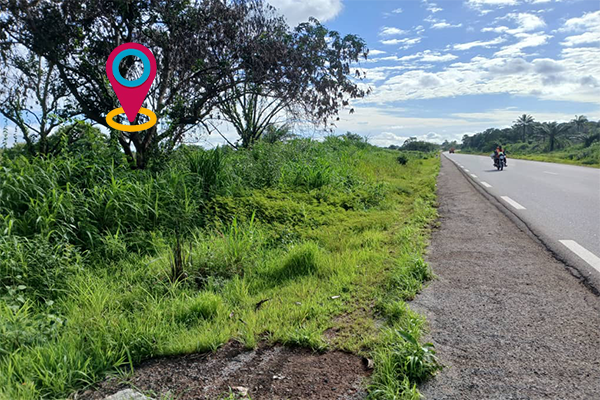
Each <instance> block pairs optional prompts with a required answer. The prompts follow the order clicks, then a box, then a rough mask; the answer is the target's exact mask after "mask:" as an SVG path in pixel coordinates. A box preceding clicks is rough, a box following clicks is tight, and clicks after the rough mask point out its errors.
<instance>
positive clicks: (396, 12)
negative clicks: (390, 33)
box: [392, 8, 402, 14]
mask: <svg viewBox="0 0 600 400" xmlns="http://www.w3.org/2000/svg"><path fill="white" fill-rule="evenodd" d="M392 13H394V14H401V13H402V9H401V8H396V9H395V10H392Z"/></svg>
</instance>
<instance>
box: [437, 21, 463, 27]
mask: <svg viewBox="0 0 600 400" xmlns="http://www.w3.org/2000/svg"><path fill="white" fill-rule="evenodd" d="M461 26H462V24H457V25H452V24H449V23H447V22H446V21H442V22H437V23H435V24H433V25H431V28H432V29H445V28H460V27H461Z"/></svg>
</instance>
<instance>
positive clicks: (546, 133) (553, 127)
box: [537, 122, 570, 151]
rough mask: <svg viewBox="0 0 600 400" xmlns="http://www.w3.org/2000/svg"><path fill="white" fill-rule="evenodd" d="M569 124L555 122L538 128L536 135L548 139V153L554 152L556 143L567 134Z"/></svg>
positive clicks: (545, 123) (546, 123)
mask: <svg viewBox="0 0 600 400" xmlns="http://www.w3.org/2000/svg"><path fill="white" fill-rule="evenodd" d="M569 128H570V127H569V124H559V123H557V122H544V123H543V124H541V125H540V126H539V128H538V131H537V133H538V134H539V135H540V136H542V137H544V138H547V139H548V151H554V149H555V148H556V143H557V142H558V141H559V140H560V139H561V138H563V137H566V136H567V135H568V133H569Z"/></svg>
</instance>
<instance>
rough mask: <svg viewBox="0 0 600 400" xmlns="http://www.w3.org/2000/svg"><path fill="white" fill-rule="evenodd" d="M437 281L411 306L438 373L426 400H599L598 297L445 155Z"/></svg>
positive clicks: (434, 256) (432, 253) (433, 253)
mask: <svg viewBox="0 0 600 400" xmlns="http://www.w3.org/2000/svg"><path fill="white" fill-rule="evenodd" d="M438 195H439V202H440V209H439V213H440V217H441V225H440V229H439V230H437V231H435V232H434V234H433V236H432V242H431V246H430V248H429V255H428V261H429V263H430V265H431V266H432V268H433V270H434V272H435V274H436V275H437V276H438V279H437V280H434V281H433V282H432V283H431V284H430V285H429V286H428V287H427V288H426V289H425V290H424V291H423V292H422V294H420V295H419V296H418V297H417V299H416V300H415V301H414V302H413V303H411V307H412V308H413V309H416V311H419V312H421V313H423V314H425V316H426V317H427V319H428V321H429V324H430V328H431V331H430V337H429V339H431V340H432V341H433V342H434V344H435V345H436V348H437V351H438V355H439V356H440V358H441V360H442V362H443V363H444V364H445V365H446V366H447V368H446V369H445V370H444V371H442V372H441V373H440V374H439V375H438V376H437V377H435V378H434V379H432V380H431V381H429V382H428V383H426V384H424V385H422V387H421V388H420V389H421V391H422V393H423V394H424V395H425V398H426V399H486V400H487V399H557V400H558V399H569V400H573V399H589V400H595V399H600V298H598V297H597V296H596V295H594V294H593V293H592V292H591V291H590V290H588V289H587V288H586V287H584V286H583V285H582V284H581V283H580V282H579V280H578V279H576V278H575V277H573V276H572V275H571V274H570V273H569V272H568V271H567V269H566V267H565V265H564V264H562V263H561V262H559V261H557V260H556V259H555V258H553V257H552V255H551V254H550V252H549V251H548V250H547V249H546V248H544V247H543V246H542V245H541V244H540V243H539V242H538V241H536V240H535V239H534V238H533V237H531V236H530V235H529V234H528V233H526V232H524V231H522V230H520V229H519V228H518V227H517V226H516V225H515V224H514V223H512V222H511V220H509V219H508V218H507V216H506V215H505V214H504V213H503V211H501V210H502V208H501V207H500V208H498V207H497V206H496V205H495V204H494V203H493V201H490V200H488V199H487V198H485V197H483V195H482V194H481V193H480V192H479V191H478V190H477V189H475V187H474V186H473V185H472V184H471V183H470V182H469V181H468V180H467V178H466V177H465V176H463V174H462V173H461V172H460V171H459V170H458V168H457V167H456V166H454V165H453V164H452V163H451V162H450V161H449V160H447V159H446V158H445V157H442V170H441V173H440V176H439V179H438Z"/></svg>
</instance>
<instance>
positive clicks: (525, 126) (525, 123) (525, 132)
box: [515, 114, 535, 142]
mask: <svg viewBox="0 0 600 400" xmlns="http://www.w3.org/2000/svg"><path fill="white" fill-rule="evenodd" d="M515 124H516V125H517V127H518V128H519V130H520V131H521V141H522V142H526V141H527V137H528V136H530V135H531V133H532V132H533V127H534V125H535V120H534V119H533V117H532V116H531V115H528V114H523V115H521V116H520V117H519V118H517V120H516V121H515Z"/></svg>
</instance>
